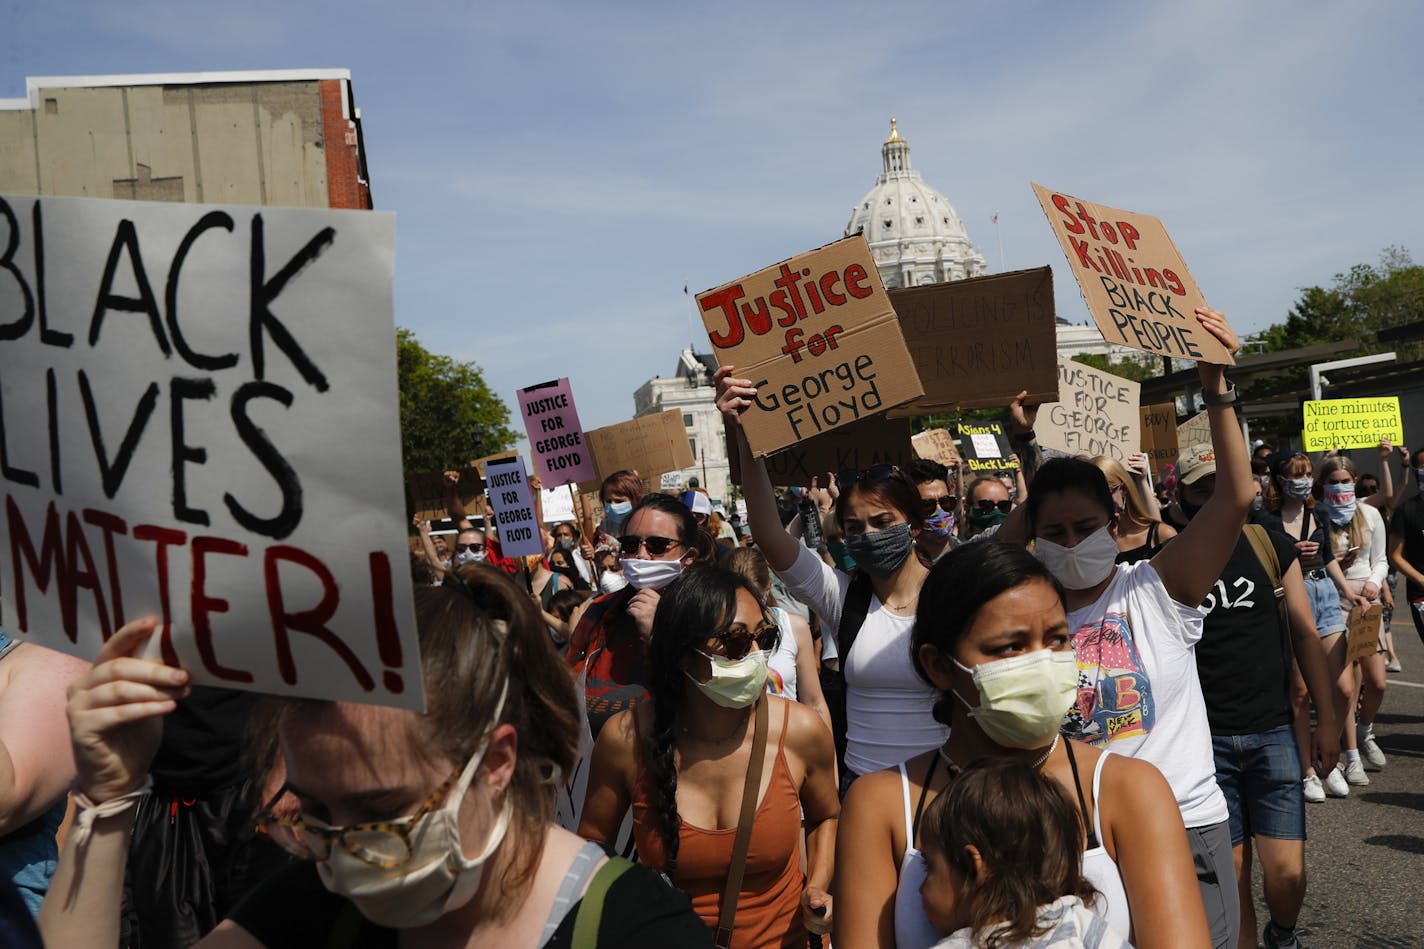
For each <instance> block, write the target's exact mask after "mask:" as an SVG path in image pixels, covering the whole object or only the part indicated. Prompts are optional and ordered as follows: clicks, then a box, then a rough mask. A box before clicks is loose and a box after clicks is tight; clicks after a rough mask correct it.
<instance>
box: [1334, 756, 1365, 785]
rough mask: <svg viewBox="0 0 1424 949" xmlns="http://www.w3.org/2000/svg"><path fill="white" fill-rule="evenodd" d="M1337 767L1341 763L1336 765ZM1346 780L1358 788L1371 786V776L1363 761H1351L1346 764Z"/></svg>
mask: <svg viewBox="0 0 1424 949" xmlns="http://www.w3.org/2000/svg"><path fill="white" fill-rule="evenodd" d="M1336 767H1337V769H1338V768H1339V765H1337V766H1336ZM1345 780H1346V781H1347V782H1349V783H1350V784H1351V785H1353V786H1354V787H1357V788H1363V787H1369V784H1370V776H1369V775H1368V774H1365V764H1364V762H1363V761H1351V762H1350V763H1348V764H1346V765H1345Z"/></svg>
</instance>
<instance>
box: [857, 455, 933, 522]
mask: <svg viewBox="0 0 1424 949" xmlns="http://www.w3.org/2000/svg"><path fill="white" fill-rule="evenodd" d="M862 494H867V495H869V496H871V497H873V498H875V499H876V500H878V501H880V502H881V503H882V504H885V505H886V506H888V507H893V508H894V509H895V510H897V511H899V512H900V513H901V514H903V515H904V516H905V520H907V521H909V522H910V526H911V527H919V526H920V524H922V523H923V522H924V519H925V517H924V513H923V512H924V506H923V504H922V502H921V501H920V489H919V488H918V487H916V485H915V482H913V481H911V480H910V476H909V475H908V474H906V473H905V472H904V471H900V470H896V471H892V472H890V474H889V476H888V477H886V478H883V479H881V480H871V479H870V478H864V477H862V478H857V479H856V480H855V481H854V482H852V483H851V484H848V485H846V486H845V487H844V488H841V493H840V497H838V498H836V526H838V527H839V528H840V529H841V530H842V531H844V530H845V520H846V513H847V512H848V511H849V510H850V502H851V499H852V498H855V497H857V496H859V495H862Z"/></svg>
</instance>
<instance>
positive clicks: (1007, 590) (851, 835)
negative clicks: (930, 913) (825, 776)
mask: <svg viewBox="0 0 1424 949" xmlns="http://www.w3.org/2000/svg"><path fill="white" fill-rule="evenodd" d="M1069 632H1070V630H1069V626H1068V619H1067V611H1066V606H1065V594H1064V591H1063V588H1062V587H1061V586H1060V585H1059V583H1058V581H1057V580H1056V579H1055V578H1054V577H1053V575H1052V574H1051V573H1050V572H1049V571H1048V568H1047V567H1046V566H1044V564H1043V563H1042V562H1041V561H1039V560H1037V559H1035V558H1034V557H1032V556H1031V555H1030V554H1028V552H1027V551H1025V550H1024V549H1023V548H1022V547H1019V546H1017V545H1011V544H1007V543H1005V542H1003V541H997V540H986V541H982V542H979V543H974V544H965V545H964V546H961V547H958V548H956V549H954V550H952V551H950V552H949V553H948V554H946V555H945V556H944V557H943V558H942V559H941V560H940V561H939V562H938V563H936V564H935V566H934V569H932V570H931V571H930V576H929V579H928V580H927V581H926V582H925V586H924V589H923V591H921V593H920V603H919V608H918V615H917V617H916V619H915V627H914V637H913V641H912V647H913V648H912V650H911V655H912V656H913V661H914V668H915V671H916V673H917V674H919V675H920V676H922V677H923V678H924V681H925V682H926V683H928V684H929V685H930V686H931V687H932V688H933V689H934V691H935V693H936V695H937V696H938V700H937V702H936V704H935V706H934V710H933V715H934V718H935V719H936V720H937V721H939V722H942V723H944V724H945V725H947V726H948V727H949V737H948V739H947V740H946V741H945V742H944V744H943V745H941V746H939V747H938V748H935V749H934V750H932V751H927V752H925V753H923V754H920V755H917V756H915V757H913V758H911V759H910V760H908V761H906V762H904V763H903V764H900V765H898V766H897V767H893V768H890V769H887V770H885V771H879V772H877V773H875V774H869V775H866V776H865V777H864V778H863V779H862V780H860V781H857V782H856V783H855V785H854V786H853V787H852V788H851V789H850V793H848V794H847V795H846V799H845V805H844V810H843V813H842V815H841V822H840V827H839V829H838V832H837V849H838V851H839V859H838V861H837V864H838V866H839V867H840V868H841V873H840V874H838V876H837V879H836V886H835V897H836V912H837V916H838V919H837V922H836V946H837V949H871V947H873V949H927V947H929V946H932V945H934V944H935V943H936V942H937V941H938V939H939V936H938V934H937V933H936V931H935V928H934V926H933V925H932V924H931V923H930V921H929V919H928V917H927V916H926V915H925V910H924V906H923V903H922V902H921V899H920V893H919V890H920V887H921V884H923V883H924V881H925V878H926V872H927V868H926V864H925V862H924V859H923V857H922V855H921V847H920V839H921V838H920V835H921V833H922V826H921V821H922V818H923V816H924V813H925V811H926V809H927V808H928V806H929V805H930V804H931V803H933V802H934V800H935V799H936V798H937V797H938V796H939V795H941V794H943V793H944V792H945V791H946V790H947V789H948V788H949V787H950V785H952V784H953V783H954V781H955V779H956V777H957V776H958V775H959V772H960V771H961V769H963V768H966V767H968V766H969V765H971V764H972V763H973V762H975V761H978V760H981V759H983V758H990V757H992V758H1013V759H1016V760H1020V761H1023V762H1026V763H1027V764H1029V765H1031V766H1032V767H1034V768H1035V769H1036V770H1038V771H1039V773H1041V774H1042V775H1043V776H1044V777H1046V778H1049V779H1051V780H1053V781H1056V782H1058V784H1059V785H1061V786H1062V788H1063V790H1064V791H1066V792H1067V793H1068V796H1069V798H1070V799H1071V800H1073V801H1075V802H1076V803H1077V805H1078V809H1079V813H1080V814H1081V816H1082V824H1083V830H1084V834H1085V836H1086V837H1087V848H1086V852H1085V853H1084V854H1083V874H1084V875H1085V876H1086V877H1087V878H1088V879H1089V880H1090V881H1091V882H1092V884H1093V886H1094V887H1095V888H1096V889H1097V890H1098V893H1099V896H1098V898H1097V899H1095V900H1094V911H1095V912H1098V913H1100V914H1101V915H1103V916H1104V918H1105V919H1106V921H1107V923H1108V925H1109V926H1110V927H1111V928H1112V929H1113V930H1114V931H1115V932H1117V933H1118V935H1120V936H1122V937H1124V938H1128V937H1132V940H1133V943H1134V944H1135V945H1137V946H1139V947H1144V949H1152V947H1168V946H1170V947H1178V946H1197V947H1199V946H1203V945H1206V944H1207V927H1206V917H1205V915H1204V914H1203V912H1202V904H1201V897H1200V896H1199V895H1198V893H1197V886H1196V879H1195V877H1194V876H1193V873H1192V862H1191V852H1190V850H1189V848H1188V845H1187V837H1186V832H1185V829H1184V828H1183V825H1182V819H1181V817H1180V816H1179V815H1178V813H1177V810H1176V808H1175V807H1174V806H1173V796H1172V790H1171V788H1170V787H1169V786H1168V785H1167V782H1166V781H1165V780H1164V779H1163V777H1162V775H1161V774H1160V773H1159V772H1158V770H1157V769H1156V768H1154V767H1153V766H1152V765H1150V764H1147V763H1146V762H1142V761H1134V760H1132V759H1130V758H1125V757H1121V756H1118V755H1114V754H1111V753H1110V752H1108V751H1103V750H1099V749H1096V748H1092V747H1089V746H1085V745H1077V744H1075V743H1071V742H1067V741H1064V740H1062V738H1060V736H1059V725H1060V723H1061V722H1062V721H1063V714H1064V712H1065V711H1066V710H1067V709H1068V708H1069V707H1070V706H1071V705H1072V704H1073V699H1074V697H1075V695H1076V692H1077V667H1076V665H1075V663H1074V658H1073V649H1072V645H1071V640H1070V635H1069ZM847 870H850V871H851V872H847Z"/></svg>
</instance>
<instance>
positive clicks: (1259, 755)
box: [1211, 725, 1305, 847]
mask: <svg viewBox="0 0 1424 949" xmlns="http://www.w3.org/2000/svg"><path fill="white" fill-rule="evenodd" d="M1211 750H1212V752H1213V753H1214V755H1215V757H1216V783H1217V785H1218V786H1219V787H1220V788H1221V793H1222V794H1224V795H1225V796H1226V809H1227V811H1228V813H1229V814H1230V823H1231V846H1233V847H1236V846H1239V845H1240V844H1241V843H1242V842H1243V841H1245V840H1246V838H1247V837H1248V836H1251V837H1270V838H1272V839H1274V840H1304V839H1305V792H1304V790H1303V789H1302V787H1301V783H1300V782H1301V768H1300V752H1299V751H1297V750H1296V746H1295V729H1294V728H1293V727H1292V726H1290V725H1281V726H1280V727H1279V728H1272V729H1271V730H1269V731H1264V732H1257V733H1256V734H1254V735H1213V736H1212V738H1211Z"/></svg>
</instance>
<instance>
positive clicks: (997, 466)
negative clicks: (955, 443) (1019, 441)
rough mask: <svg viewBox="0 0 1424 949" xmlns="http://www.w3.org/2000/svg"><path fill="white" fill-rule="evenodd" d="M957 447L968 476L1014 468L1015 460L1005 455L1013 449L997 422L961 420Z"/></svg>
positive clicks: (1002, 427) (1002, 428)
mask: <svg viewBox="0 0 1424 949" xmlns="http://www.w3.org/2000/svg"><path fill="white" fill-rule="evenodd" d="M959 451H960V454H961V455H962V456H963V457H964V467H965V469H966V470H967V471H968V472H969V477H970V478H976V477H978V476H979V475H981V474H992V473H994V472H999V471H1014V470H1016V469H1017V468H1018V466H1019V463H1018V462H1017V461H1014V460H1012V459H1011V458H1009V455H1011V454H1013V449H1012V448H1011V447H1010V446H1009V436H1008V435H1006V434H1005V433H1004V426H1003V425H1002V424H1000V423H999V422H984V423H982V424H981V423H973V422H964V423H962V424H960V426H959Z"/></svg>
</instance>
